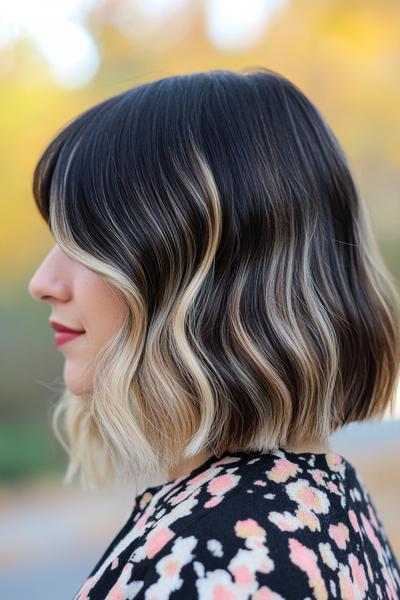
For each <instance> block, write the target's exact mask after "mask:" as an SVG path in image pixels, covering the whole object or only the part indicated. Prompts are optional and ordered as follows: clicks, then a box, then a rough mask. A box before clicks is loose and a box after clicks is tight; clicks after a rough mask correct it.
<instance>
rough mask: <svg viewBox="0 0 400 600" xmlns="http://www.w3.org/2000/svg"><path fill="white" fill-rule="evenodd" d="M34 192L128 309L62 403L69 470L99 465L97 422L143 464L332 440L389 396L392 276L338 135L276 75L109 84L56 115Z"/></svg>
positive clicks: (373, 413)
mask: <svg viewBox="0 0 400 600" xmlns="http://www.w3.org/2000/svg"><path fill="white" fill-rule="evenodd" d="M33 191H34V197H35V200H36V202H37V205H38V208H39V210H40V212H41V214H42V216H43V217H44V219H45V220H46V221H47V223H48V225H49V227H50V229H51V231H52V233H53V235H54V237H55V239H56V241H57V242H58V244H59V245H60V246H61V247H62V248H63V249H64V250H65V252H67V253H68V254H69V255H70V256H72V257H73V258H74V259H76V260H79V261H81V262H82V263H83V264H85V265H86V266H88V267H89V268H91V269H94V270H95V271H97V272H98V273H99V274H101V276H102V277H105V278H106V279H107V280H108V281H109V282H110V283H111V284H112V285H113V286H115V288H117V289H118V290H119V291H120V292H121V295H122V297H123V298H124V300H125V301H126V304H127V306H128V308H129V311H128V317H127V321H126V322H125V323H124V326H123V327H122V328H121V330H120V331H119V332H118V334H117V335H116V336H115V338H113V340H111V343H110V344H109V345H107V347H106V348H105V349H104V353H102V354H101V355H99V357H98V369H97V371H96V375H95V378H94V383H93V391H92V394H91V396H90V399H88V398H85V399H83V398H78V397H76V396H73V395H72V394H71V393H70V392H68V391H67V390H65V393H64V396H63V398H62V399H61V401H60V403H59V405H58V409H57V411H56V412H57V414H56V416H55V421H54V422H56V421H57V419H58V418H59V416H60V415H61V414H63V413H64V412H65V420H64V422H65V424H66V429H67V437H68V448H69V452H70V457H71V463H70V476H72V473H73V472H75V470H76V469H77V468H78V467H79V466H81V467H82V469H83V471H84V472H85V473H87V474H89V478H90V479H91V480H92V481H94V479H95V477H94V475H93V469H92V468H91V467H90V466H89V462H90V461H89V458H88V457H89V456H90V457H91V460H92V459H93V460H95V459H94V451H93V452H91V451H90V443H91V440H92V439H94V438H96V439H97V441H99V440H100V444H98V446H96V448H97V450H96V453H98V452H99V449H98V448H99V447H101V446H102V447H103V449H105V451H106V454H107V455H108V456H109V457H111V461H112V463H113V469H116V470H118V471H120V472H122V471H123V472H124V473H131V470H133V471H134V472H135V473H137V472H138V471H139V470H146V469H149V468H153V467H155V465H156V464H157V465H161V467H162V468H165V469H167V468H168V469H169V468H171V467H172V466H173V465H175V464H177V462H178V461H179V460H180V458H181V457H182V456H190V455H193V454H196V453H197V452H199V451H201V450H212V451H214V452H215V453H216V454H220V453H221V452H222V451H223V450H225V449H232V450H253V449H266V450H268V449H273V448H277V447H279V446H285V445H287V444H289V445H290V444H293V443H296V442H298V441H302V440H305V439H312V440H321V439H325V438H326V437H327V436H329V435H330V433H331V432H332V431H334V430H335V429H337V428H338V427H340V426H342V425H344V424H345V423H349V422H351V421H360V420H363V419H368V418H372V417H381V416H382V415H383V414H384V412H385V410H386V409H387V407H388V406H389V404H390V403H391V402H393V399H394V394H395V391H396V385H397V380H398V376H399V363H400V339H399V323H400V321H399V311H398V308H399V307H398V299H397V296H396V288H395V285H394V282H393V280H392V279H391V276H390V274H389V273H388V271H387V270H386V268H385V266H384V263H383V261H382V259H381V256H380V254H379V251H378V248H377V245H376V242H375V240H374V237H373V235H372V231H371V226H370V224H369V221H368V217H367V213H366V210H365V207H364V206H363V204H362V202H361V200H360V198H359V195H358V193H357V190H356V187H355V184H354V182H353V179H352V176H351V173H350V170H349V166H348V163H347V161H346V158H345V156H344V153H343V151H342V149H341V147H340V145H339V143H338V141H337V139H336V137H335V136H334V134H333V132H332V131H331V129H330V128H329V126H328V124H327V122H326V121H325V119H324V118H323V117H322V115H321V114H320V112H319V111H318V110H317V108H316V107H315V106H314V105H313V104H312V103H311V101H310V100H309V99H308V98H307V97H306V96H305V95H304V93H303V92H301V91H300V90H299V89H298V87H296V86H295V85H294V84H293V83H291V82H290V81H288V80H287V79H286V78H285V77H283V76H282V75H279V74H278V73H276V72H273V71H271V70H269V69H266V68H262V67H259V68H254V69H245V70H243V72H240V73H235V72H232V71H228V70H214V71H209V72H200V73H193V74H189V75H175V76H170V77H165V78H163V79H160V80H157V81H153V82H150V83H145V84H142V85H139V86H137V87H135V88H133V89H128V90H126V91H125V92H123V93H120V94H118V95H115V96H113V97H111V98H108V99H106V100H104V101H103V102H100V103H99V104H97V105H96V106H93V107H91V108H89V109H88V110H86V111H85V112H83V113H82V114H81V115H79V116H78V117H76V118H75V119H74V120H73V121H72V122H70V123H68V124H67V125H66V126H65V127H64V128H63V129H62V130H61V131H60V132H58V134H57V135H56V137H55V138H54V139H53V140H52V141H51V142H50V144H49V145H48V147H47V148H46V150H45V151H44V153H43V155H42V156H41V158H40V160H39V161H38V164H37V166H36V169H35V173H34V181H33ZM88 400H89V401H90V410H88V404H87V402H88ZM82 432H84V434H83V433H82ZM96 460H97V459H96ZM90 464H92V463H90ZM92 475H93V477H92ZM97 480H98V481H99V480H100V477H99V478H98V479H97Z"/></svg>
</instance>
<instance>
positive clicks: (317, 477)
mask: <svg viewBox="0 0 400 600" xmlns="http://www.w3.org/2000/svg"><path fill="white" fill-rule="evenodd" d="M311 475H312V476H313V478H314V481H315V483H318V484H319V485H325V481H324V477H328V474H327V473H326V471H322V470H321V469H312V470H311Z"/></svg>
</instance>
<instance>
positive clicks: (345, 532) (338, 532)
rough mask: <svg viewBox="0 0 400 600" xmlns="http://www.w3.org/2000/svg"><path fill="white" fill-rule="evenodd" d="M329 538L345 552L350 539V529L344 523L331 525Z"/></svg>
mask: <svg viewBox="0 0 400 600" xmlns="http://www.w3.org/2000/svg"><path fill="white" fill-rule="evenodd" d="M328 533H329V536H330V537H331V538H332V539H333V540H334V541H335V542H336V545H337V547H338V548H340V549H341V550H345V548H346V546H347V542H348V541H349V539H350V536H349V528H348V527H347V526H346V525H345V524H344V523H338V524H337V525H333V524H332V525H329V529H328Z"/></svg>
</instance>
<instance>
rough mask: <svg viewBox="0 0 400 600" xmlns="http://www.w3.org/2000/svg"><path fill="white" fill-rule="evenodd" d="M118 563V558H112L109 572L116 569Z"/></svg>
mask: <svg viewBox="0 0 400 600" xmlns="http://www.w3.org/2000/svg"><path fill="white" fill-rule="evenodd" d="M118 563H119V558H118V557H117V558H114V560H113V561H112V563H111V570H113V569H116V568H117V567H118Z"/></svg>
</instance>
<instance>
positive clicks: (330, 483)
mask: <svg viewBox="0 0 400 600" xmlns="http://www.w3.org/2000/svg"><path fill="white" fill-rule="evenodd" d="M326 485H327V488H328V489H329V490H330V491H331V492H333V493H334V494H337V495H338V496H341V493H340V491H339V488H338V486H337V485H336V483H335V482H334V481H328V483H327V484H326Z"/></svg>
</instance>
